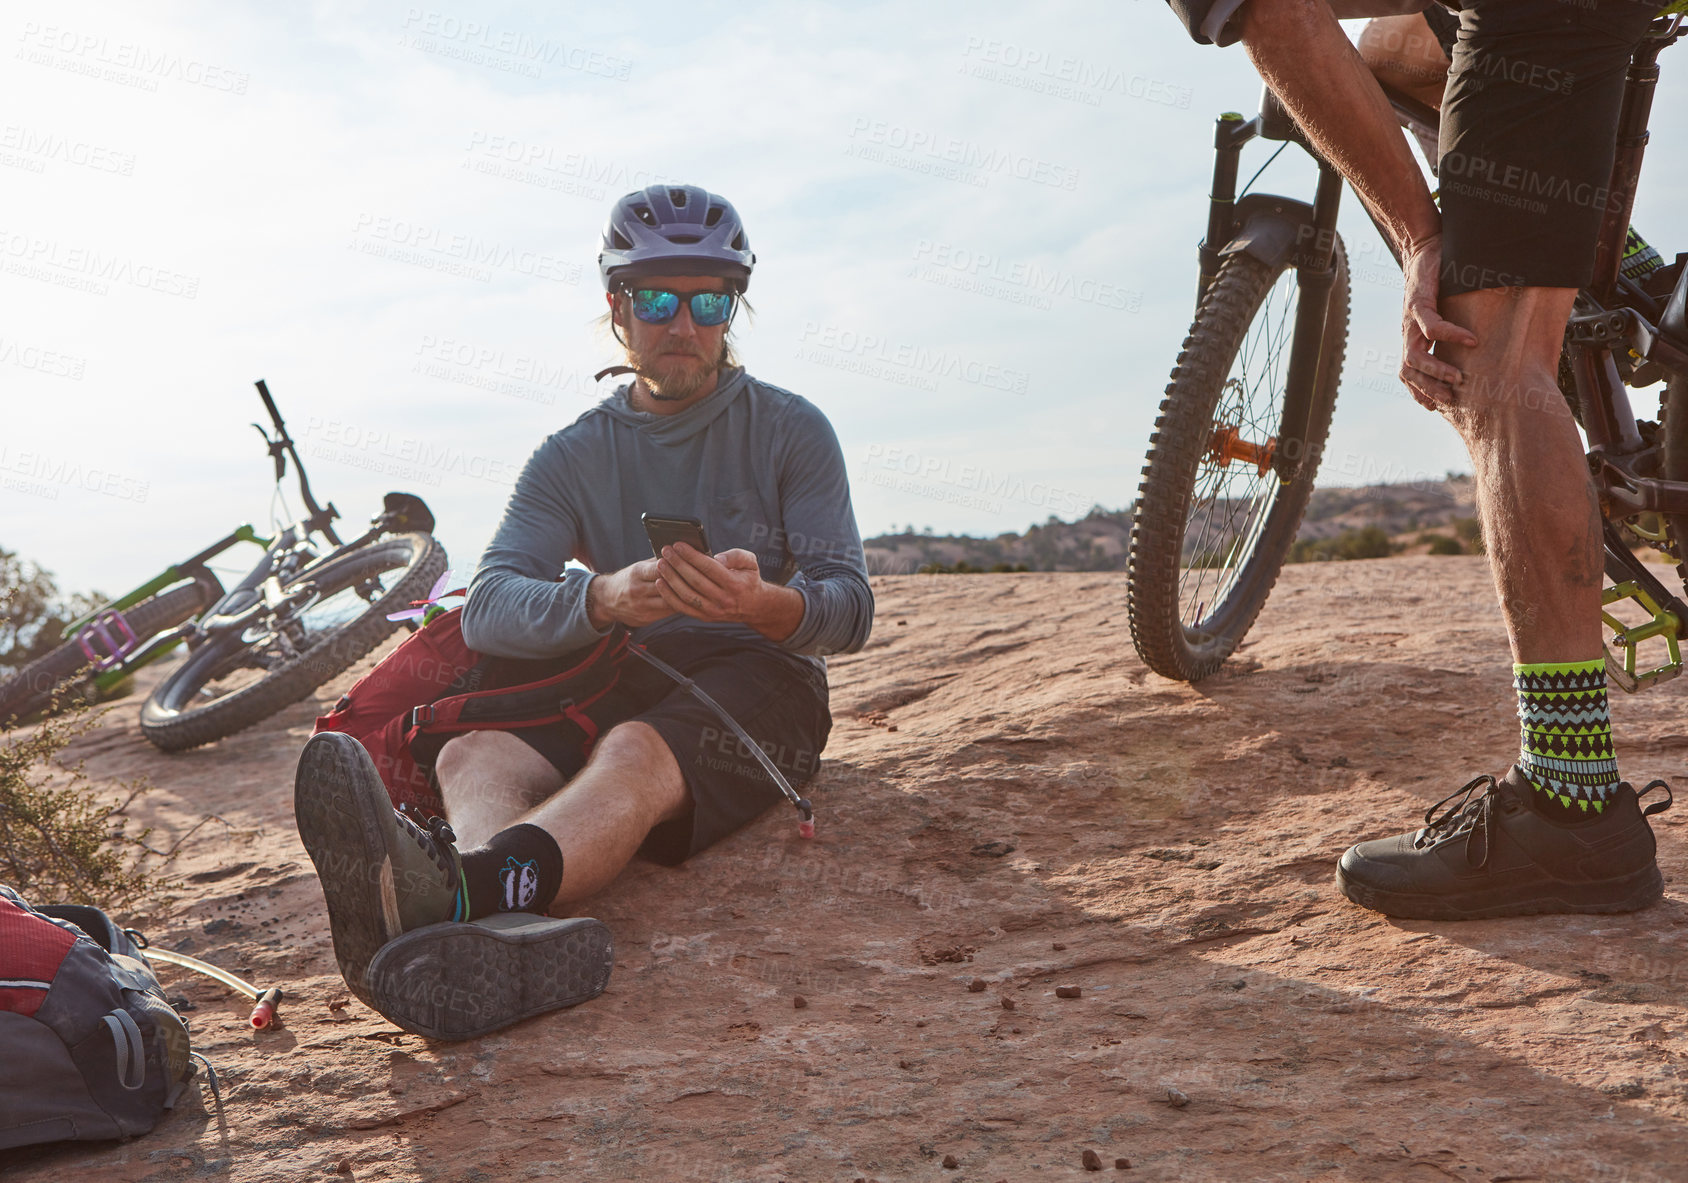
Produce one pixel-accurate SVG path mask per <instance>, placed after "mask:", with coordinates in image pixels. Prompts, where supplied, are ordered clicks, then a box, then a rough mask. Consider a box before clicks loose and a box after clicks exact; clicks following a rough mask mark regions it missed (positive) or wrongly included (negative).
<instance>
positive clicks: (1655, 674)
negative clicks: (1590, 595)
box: [1600, 580, 1682, 694]
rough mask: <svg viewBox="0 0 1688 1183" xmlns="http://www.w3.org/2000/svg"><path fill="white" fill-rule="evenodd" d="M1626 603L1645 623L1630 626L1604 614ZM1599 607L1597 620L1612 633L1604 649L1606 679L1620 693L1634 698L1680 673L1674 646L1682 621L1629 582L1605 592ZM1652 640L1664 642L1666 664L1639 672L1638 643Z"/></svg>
mask: <svg viewBox="0 0 1688 1183" xmlns="http://www.w3.org/2000/svg"><path fill="white" fill-rule="evenodd" d="M1625 600H1630V601H1633V602H1634V603H1635V604H1636V606H1637V607H1639V608H1640V609H1641V610H1642V611H1643V612H1645V613H1646V614H1647V616H1648V619H1647V620H1646V621H1645V622H1643V623H1641V624H1634V625H1630V624H1625V623H1624V622H1623V621H1621V620H1619V619H1618V618H1617V617H1616V616H1614V615H1612V613H1610V612H1607V611H1605V608H1606V607H1608V606H1610V605H1613V604H1618V603H1622V602H1623V601H1625ZM1600 604H1601V608H1602V611H1601V613H1600V619H1601V620H1602V621H1603V622H1605V624H1606V627H1607V628H1609V629H1611V630H1612V636H1611V640H1609V641H1607V642H1606V643H1605V645H1604V649H1605V654H1606V676H1607V677H1608V678H1610V679H1611V680H1612V682H1613V683H1615V684H1616V685H1617V687H1618V688H1619V689H1620V690H1623V691H1624V692H1625V693H1628V694H1634V693H1635V692H1636V691H1638V690H1645V689H1647V688H1649V687H1652V686H1656V685H1658V684H1659V683H1660V682H1668V681H1670V680H1671V679H1672V678H1674V677H1676V676H1677V675H1678V674H1680V673H1681V672H1682V649H1681V646H1680V645H1679V644H1678V643H1677V638H1678V637H1679V636H1680V635H1681V633H1682V621H1680V620H1678V619H1677V617H1676V614H1675V613H1674V612H1669V611H1666V610H1665V609H1664V608H1661V607H1660V606H1659V604H1658V603H1657V601H1655V600H1654V599H1653V597H1652V596H1650V595H1648V594H1647V592H1646V591H1645V590H1644V589H1642V588H1641V587H1640V586H1638V585H1637V584H1635V583H1633V582H1631V581H1629V580H1625V581H1624V582H1622V583H1619V584H1617V585H1615V586H1613V587H1609V588H1607V589H1606V590H1605V591H1604V592H1603V593H1602V594H1601V597H1600ZM1655 637H1657V638H1660V639H1662V640H1663V641H1664V643H1665V651H1666V654H1667V656H1668V657H1669V660H1668V661H1666V662H1665V663H1664V664H1663V665H1659V666H1653V667H1651V668H1639V656H1638V652H1639V650H1640V648H1641V643H1642V642H1643V641H1648V640H1651V639H1653V638H1655Z"/></svg>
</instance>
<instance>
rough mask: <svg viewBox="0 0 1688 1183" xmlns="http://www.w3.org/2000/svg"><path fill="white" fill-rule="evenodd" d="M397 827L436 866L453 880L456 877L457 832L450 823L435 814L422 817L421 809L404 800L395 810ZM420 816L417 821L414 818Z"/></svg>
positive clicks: (457, 860) (457, 861)
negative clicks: (408, 836) (420, 819)
mask: <svg viewBox="0 0 1688 1183" xmlns="http://www.w3.org/2000/svg"><path fill="white" fill-rule="evenodd" d="M397 813H398V818H399V829H401V830H403V831H404V832H405V833H406V834H408V835H410V839H411V841H413V842H415V843H416V845H418V846H420V847H421V848H422V852H423V853H424V854H426V855H427V856H428V857H429V858H431V859H433V860H434V865H435V866H437V867H438V868H439V869H440V871H441V872H443V873H444V874H445V875H446V876H447V877H448V878H450V879H452V880H453V881H455V880H456V878H457V873H458V872H457V866H458V863H459V861H460V860H459V857H458V854H457V845H456V843H457V832H456V831H455V830H453V829H452V828H451V823H450V822H448V821H446V820H445V818H443V817H439V816H437V815H429V816H426V817H424V815H423V813H422V811H421V810H420V809H418V808H416V806H414V805H412V804H411V803H410V802H409V801H406V802H405V803H404V804H403V805H401V806H399V807H398V810H397ZM417 818H422V819H423V820H422V821H420V822H418V821H417V820H416V819H417Z"/></svg>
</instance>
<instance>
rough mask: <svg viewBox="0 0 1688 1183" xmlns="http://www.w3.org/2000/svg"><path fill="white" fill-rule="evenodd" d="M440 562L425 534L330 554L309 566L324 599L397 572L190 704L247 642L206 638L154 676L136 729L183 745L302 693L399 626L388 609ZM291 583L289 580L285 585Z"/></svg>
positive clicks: (166, 745) (420, 586) (173, 747)
mask: <svg viewBox="0 0 1688 1183" xmlns="http://www.w3.org/2000/svg"><path fill="white" fill-rule="evenodd" d="M445 569H446V556H445V551H444V549H443V548H442V547H441V546H440V545H439V543H438V542H436V541H434V539H433V537H432V536H430V535H427V534H391V535H387V536H386V537H383V538H380V539H377V540H376V541H374V542H372V543H370V544H368V545H367V546H362V547H359V548H358V549H356V550H353V551H348V552H347V553H345V554H343V555H337V556H335V557H334V558H332V559H331V560H329V561H327V562H325V563H323V564H322V565H321V566H320V567H319V568H318V569H317V570H316V571H314V572H312V573H310V574H309V576H308V577H309V578H310V579H312V580H314V581H315V582H316V583H317V584H318V586H319V588H320V589H321V595H322V598H324V599H326V598H327V597H328V596H329V595H331V594H333V592H335V591H340V590H344V589H346V588H349V587H352V586H355V585H356V584H357V583H359V582H360V581H362V580H364V579H367V578H370V577H372V576H375V575H380V574H383V573H390V572H399V571H402V572H403V574H402V575H400V576H399V578H398V580H397V582H395V583H391V584H390V585H389V586H386V587H385V588H384V590H383V591H382V593H381V594H380V595H379V596H377V597H376V598H375V600H374V602H372V603H371V604H370V605H369V607H368V608H367V609H365V610H364V611H362V612H361V613H359V614H358V615H357V616H355V617H353V618H352V619H351V620H349V621H347V622H345V623H344V624H342V625H340V626H339V627H337V628H334V629H332V630H329V631H326V632H323V633H320V634H317V635H316V636H315V637H313V638H312V639H311V643H310V644H309V646H308V647H307V648H305V649H303V650H302V651H300V652H299V653H298V654H297V655H296V656H295V657H293V658H291V659H290V660H288V661H287V662H286V663H285V664H282V665H279V666H277V667H275V668H273V669H271V670H269V671H268V672H267V673H266V674H264V675H263V676H262V677H261V678H259V679H258V680H257V681H254V682H252V683H251V684H250V685H247V686H242V687H241V688H240V689H238V690H235V691H233V692H231V693H228V694H225V695H222V696H220V697H217V698H213V699H211V700H210V701H208V702H205V703H203V704H198V705H196V704H195V702H194V699H195V697H196V696H197V695H198V693H199V691H200V690H201V688H202V687H204V686H205V685H206V684H207V683H209V682H211V681H213V680H215V679H216V678H217V677H218V676H220V675H222V674H224V673H226V672H228V671H229V669H230V668H231V667H232V666H236V665H238V664H239V662H240V660H241V658H242V655H243V654H244V652H245V651H246V650H247V649H249V648H250V646H249V645H247V644H246V643H244V642H243V641H242V640H241V639H240V638H239V637H237V636H230V637H225V638H221V639H218V640H213V641H211V642H208V643H207V644H205V645H204V646H202V647H201V648H200V649H199V650H198V651H197V652H195V653H194V654H192V655H190V656H189V657H188V659H187V660H186V661H185V662H183V663H182V665H181V666H180V667H178V668H177V669H176V670H175V671H174V672H173V673H172V674H171V675H170V676H169V677H168V678H166V679H165V680H164V681H163V682H161V683H160V684H159V685H158V687H157V689H155V690H154V691H153V693H152V695H151V697H149V698H148V699H147V701H146V704H145V705H144V706H142V708H141V730H142V732H143V733H145V735H146V737H147V739H149V740H151V741H152V743H153V744H154V745H156V746H157V747H159V748H161V749H162V750H164V751H166V752H177V751H183V750H185V749H187V748H192V747H197V746H199V745H200V744H205V743H210V742H211V741H212V740H216V739H221V738H223V737H224V736H228V735H233V734H234V733H235V732H237V731H240V730H242V729H244V728H247V727H250V726H252V725H253V724H254V723H258V722H261V721H262V720H264V719H267V718H269V717H270V716H271V715H273V714H275V712H277V711H279V710H281V709H282V708H283V707H286V706H289V705H291V704H292V703H295V702H298V701H299V700H300V699H302V698H304V697H306V696H307V695H308V694H310V693H311V691H313V690H315V689H316V688H317V687H318V686H320V685H322V684H323V683H324V682H326V681H328V680H329V679H330V678H332V677H334V676H335V675H336V674H338V673H340V672H341V671H342V670H345V669H346V668H348V667H349V666H351V665H352V664H353V663H354V662H356V661H357V660H358V659H359V658H361V657H363V656H364V655H365V654H367V653H368V652H369V651H370V650H371V649H374V648H375V647H376V646H377V645H379V644H380V643H381V642H382V641H383V640H385V639H386V638H387V637H388V636H389V635H391V634H392V633H393V631H394V630H395V629H397V628H398V627H399V626H398V625H397V624H396V623H394V622H393V621H390V620H388V619H387V616H388V614H389V613H393V612H398V611H400V610H401V609H404V608H408V607H409V606H410V605H411V602H412V601H415V600H421V599H425V598H426V597H427V595H428V592H429V591H430V590H431V589H432V587H433V584H434V581H435V580H436V579H438V578H439V577H440V575H441V574H442V573H444V571H445ZM290 586H291V585H290Z"/></svg>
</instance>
